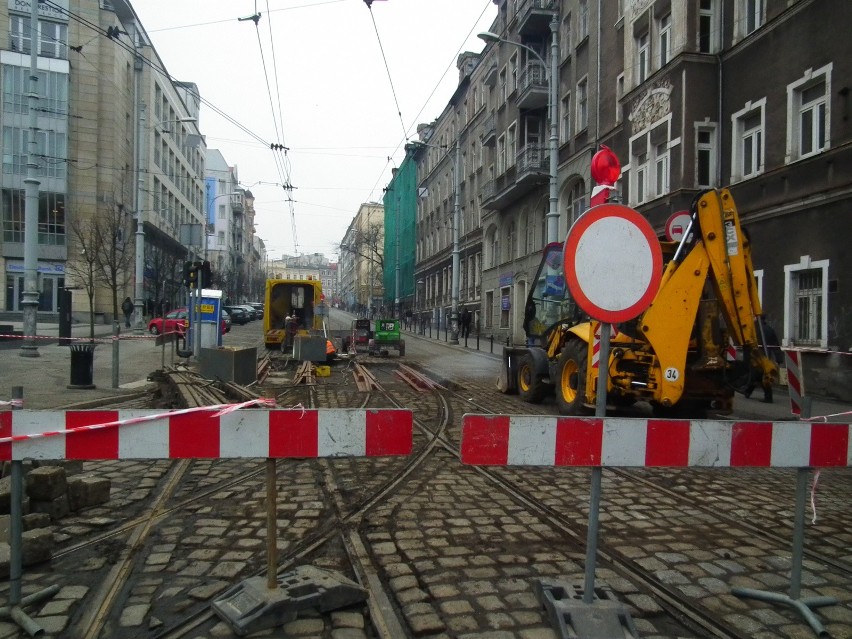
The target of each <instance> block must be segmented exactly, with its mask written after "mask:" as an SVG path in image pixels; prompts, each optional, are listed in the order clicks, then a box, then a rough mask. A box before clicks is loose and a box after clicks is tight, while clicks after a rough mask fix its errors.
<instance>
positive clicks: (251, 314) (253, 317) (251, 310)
mask: <svg viewBox="0 0 852 639" xmlns="http://www.w3.org/2000/svg"><path fill="white" fill-rule="evenodd" d="M239 306H240V308H244V309H245V310H246V313H247V314H248V316H249V318H250V319H251V320H252V321H254V320H256V319H257V318H258V317H259V316H258V314H257V311H256V310H255V309H254V307H253V306H250V305H248V304H240V305H239Z"/></svg>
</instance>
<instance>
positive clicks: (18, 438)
mask: <svg viewBox="0 0 852 639" xmlns="http://www.w3.org/2000/svg"><path fill="white" fill-rule="evenodd" d="M250 406H265V407H273V406H275V400H274V399H271V398H266V397H261V398H259V399H252V400H249V401H246V402H241V403H239V404H214V405H213V406H198V407H195V408H184V409H182V410H175V411H169V412H166V413H155V414H153V415H142V416H139V417H131V418H128V419H117V420H114V421H110V422H105V423H102V424H90V425H87V426H75V427H74V428H67V429H65V430H54V431H43V432H40V433H30V434H27V435H11V436H9V437H0V444H10V443H15V442H24V441H30V440H33V439H43V438H45V437H59V436H64V435H70V434H71V433H79V432H83V431H93V430H101V429H103V428H117V427H119V426H130V425H131V424H144V423H145V422H154V421H158V420H161V419H167V418H169V417H175V416H177V415H190V414H192V413H199V412H209V411H211V410H217V412H216V413H213V415H212V417H221V416H222V415H227V414H228V413H232V412H234V411H236V410H239V409H241V408H248V407H250Z"/></svg>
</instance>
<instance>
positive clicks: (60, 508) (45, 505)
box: [30, 495, 71, 521]
mask: <svg viewBox="0 0 852 639" xmlns="http://www.w3.org/2000/svg"><path fill="white" fill-rule="evenodd" d="M30 508H31V509H32V511H33V512H35V513H47V514H48V515H50V519H51V521H59V520H60V519H62V518H63V517H65V516H67V515H68V513H70V512H71V509H70V508H69V507H68V495H60V496H59V497H57V498H56V499H51V500H49V501H38V500H36V499H31V500H30Z"/></svg>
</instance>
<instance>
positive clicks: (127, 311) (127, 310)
mask: <svg viewBox="0 0 852 639" xmlns="http://www.w3.org/2000/svg"><path fill="white" fill-rule="evenodd" d="M121 310H122V312H123V313H124V325H125V326H126V327H127V328H130V316H131V315H133V302H132V301H131V300H130V298H129V297H125V298H124V301H123V302H122V303H121Z"/></svg>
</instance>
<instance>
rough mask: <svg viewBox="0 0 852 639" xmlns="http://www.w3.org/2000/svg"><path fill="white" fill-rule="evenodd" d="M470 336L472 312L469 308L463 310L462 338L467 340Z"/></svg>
mask: <svg viewBox="0 0 852 639" xmlns="http://www.w3.org/2000/svg"><path fill="white" fill-rule="evenodd" d="M469 336H470V311H469V310H467V307H465V308H464V310H462V314H461V337H462V339H467V338H468V337H469Z"/></svg>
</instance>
